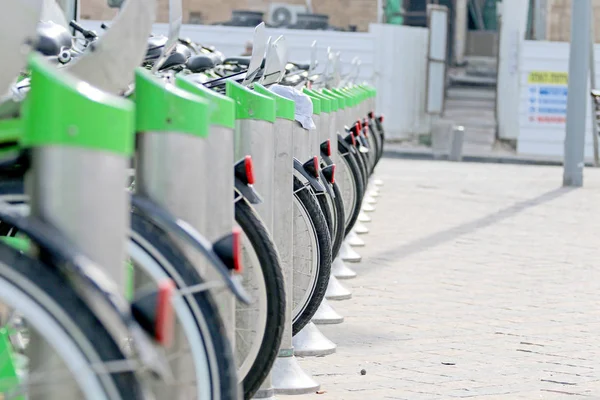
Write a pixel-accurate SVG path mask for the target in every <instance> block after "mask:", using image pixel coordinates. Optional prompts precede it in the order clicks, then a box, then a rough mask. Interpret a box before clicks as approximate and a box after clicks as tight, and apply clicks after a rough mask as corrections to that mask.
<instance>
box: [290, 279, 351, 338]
mask: <svg viewBox="0 0 600 400" xmlns="http://www.w3.org/2000/svg"><path fill="white" fill-rule="evenodd" d="M325 298H326V299H327V300H348V299H351V298H352V292H351V291H349V290H348V289H346V288H345V287H344V286H343V285H342V284H341V283H340V282H339V281H338V280H337V279H336V278H335V276H333V275H331V276H330V277H329V284H328V285H327V290H326V291H325ZM294 347H295V346H294Z"/></svg>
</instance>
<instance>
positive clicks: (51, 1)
mask: <svg viewBox="0 0 600 400" xmlns="http://www.w3.org/2000/svg"><path fill="white" fill-rule="evenodd" d="M40 20H42V21H44V22H45V21H52V22H54V23H55V24H58V25H61V26H62V27H64V28H66V29H67V30H69V31H70V29H69V23H68V22H67V18H66V17H65V13H64V12H63V10H62V8H60V6H59V5H58V3H57V2H56V0H44V5H43V8H42V16H41V18H40Z"/></svg>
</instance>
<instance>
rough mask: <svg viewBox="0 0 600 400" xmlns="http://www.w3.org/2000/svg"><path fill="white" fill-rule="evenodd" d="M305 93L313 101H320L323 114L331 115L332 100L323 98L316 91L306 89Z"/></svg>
mask: <svg viewBox="0 0 600 400" xmlns="http://www.w3.org/2000/svg"><path fill="white" fill-rule="evenodd" d="M304 93H306V94H307V95H309V96H310V97H312V98H313V99H319V101H320V103H321V112H322V113H327V114H329V113H331V100H329V99H328V98H327V97H326V96H323V95H322V94H321V93H319V92H317V91H315V90H312V89H307V88H304Z"/></svg>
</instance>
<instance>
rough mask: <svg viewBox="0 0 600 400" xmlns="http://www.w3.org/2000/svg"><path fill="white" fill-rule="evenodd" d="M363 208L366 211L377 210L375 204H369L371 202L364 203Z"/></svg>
mask: <svg viewBox="0 0 600 400" xmlns="http://www.w3.org/2000/svg"><path fill="white" fill-rule="evenodd" d="M362 210H363V211H364V212H373V211H375V207H373V205H372V204H369V203H363V206H362Z"/></svg>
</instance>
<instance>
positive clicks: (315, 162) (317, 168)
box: [313, 156, 319, 178]
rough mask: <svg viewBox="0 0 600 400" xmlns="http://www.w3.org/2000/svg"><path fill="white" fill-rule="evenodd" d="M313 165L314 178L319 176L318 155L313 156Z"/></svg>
mask: <svg viewBox="0 0 600 400" xmlns="http://www.w3.org/2000/svg"><path fill="white" fill-rule="evenodd" d="M313 166H314V167H315V178H318V177H319V157H317V156H314V157H313Z"/></svg>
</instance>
